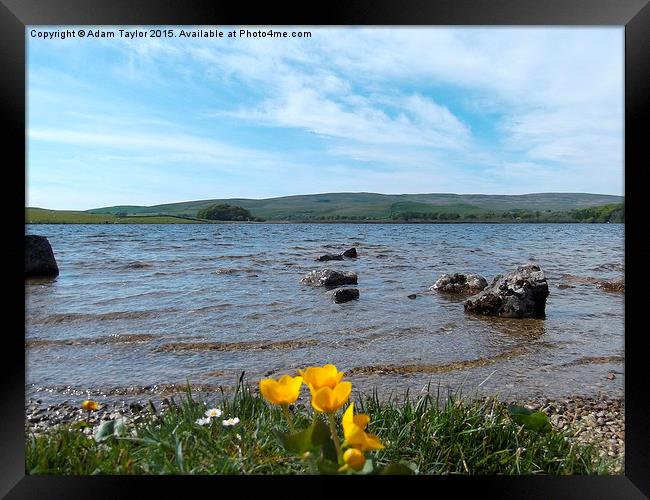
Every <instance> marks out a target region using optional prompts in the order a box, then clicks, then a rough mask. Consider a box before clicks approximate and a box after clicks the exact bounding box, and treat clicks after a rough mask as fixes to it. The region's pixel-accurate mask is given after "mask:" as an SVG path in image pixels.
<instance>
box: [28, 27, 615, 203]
mask: <svg viewBox="0 0 650 500" xmlns="http://www.w3.org/2000/svg"><path fill="white" fill-rule="evenodd" d="M159 28H162V29H171V30H173V36H172V37H152V36H151V34H152V32H151V31H150V30H151V29H152V27H139V28H137V29H139V30H141V32H143V33H145V35H146V36H143V37H136V38H130V37H127V36H125V35H121V34H120V32H119V30H120V29H122V30H128V31H131V32H132V31H133V30H134V29H136V28H135V27H132V26H130V27H96V28H89V27H87V26H77V27H72V26H67V27H43V26H39V27H34V28H31V27H29V26H28V27H27V28H26V37H27V48H28V58H27V131H26V132H27V185H26V203H27V205H28V206H33V207H42V208H50V209H70V210H86V209H90V208H97V207H103V206H110V205H155V204H159V203H171V202H178V201H189V200H199V199H214V198H270V197H277V196H288V195H296V194H315V193H331V192H375V193H386V194H401V193H459V194H470V193H483V194H525V193H539V192H585V193H600V194H615V195H622V194H623V193H624V186H623V173H624V167H623V145H624V143H623V118H624V115H623V113H624V103H623V83H624V79H623V76H624V66H623V54H624V53H623V34H624V31H623V28H622V27H598V28H592V27H586V28H585V27H577V28H557V27H549V28H544V27H531V28H492V27H489V28H459V27H425V28H411V27H408V28H383V27H382V28H375V27H373V28H344V29H339V28H337V29H333V28H317V27H274V28H273V29H274V30H275V31H287V32H288V34H289V36H288V37H287V38H277V37H268V36H267V37H263V38H262V37H246V36H244V37H241V36H237V37H234V38H229V37H228V36H227V35H228V33H229V32H231V31H233V30H234V31H235V32H236V33H237V34H238V35H239V33H240V32H239V30H240V29H242V28H241V27H228V26H219V27H200V28H197V27H169V26H164V27H159ZM79 29H84V30H85V31H86V32H87V31H88V29H92V30H93V31H94V30H97V29H99V30H101V31H104V32H105V31H111V32H113V33H114V34H115V37H114V38H99V37H89V36H84V37H79V36H78V30H79ZM181 29H184V30H185V31H192V30H196V29H201V30H208V29H212V30H213V31H214V30H218V31H221V32H223V33H224V37H222V38H219V37H203V38H187V37H180V36H179V35H180V31H181ZM247 29H248V30H249V31H250V32H251V33H252V32H256V31H258V30H259V29H265V30H268V29H269V28H268V27H262V28H259V27H248V28H247ZM68 30H69V31H68ZM298 31H302V32H304V31H309V32H311V36H310V37H304V36H303V37H291V36H290V35H291V33H292V32H298ZM66 32H67V33H68V34H69V33H70V32H74V34H75V36H67V37H65V38H62V37H61V36H60V35H62V34H66ZM46 33H49V34H50V35H51V34H55V35H58V36H57V37H56V38H47V39H46V38H44V36H45V34H46Z"/></svg>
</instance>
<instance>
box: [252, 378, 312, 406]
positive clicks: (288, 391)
mask: <svg viewBox="0 0 650 500" xmlns="http://www.w3.org/2000/svg"><path fill="white" fill-rule="evenodd" d="M302 380H303V378H302V377H291V376H289V375H283V376H282V377H280V380H274V379H272V378H266V379H264V380H260V392H261V393H262V396H264V399H266V400H267V401H268V402H269V403H273V404H275V405H287V404H291V403H294V402H295V401H296V400H297V399H298V396H299V395H300V387H301V386H302Z"/></svg>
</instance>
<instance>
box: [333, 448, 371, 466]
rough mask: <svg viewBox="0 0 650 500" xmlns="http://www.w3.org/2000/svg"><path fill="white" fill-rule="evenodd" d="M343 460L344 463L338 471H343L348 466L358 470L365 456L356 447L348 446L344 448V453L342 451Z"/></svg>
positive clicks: (363, 462)
mask: <svg viewBox="0 0 650 500" xmlns="http://www.w3.org/2000/svg"><path fill="white" fill-rule="evenodd" d="M343 461H344V462H345V465H344V466H343V467H341V468H340V469H339V471H341V472H343V471H345V470H347V469H348V468H350V469H354V470H356V471H360V470H361V469H363V465H364V464H365V463H366V457H365V456H364V454H363V453H362V452H360V451H359V450H357V449H356V448H349V449H347V450H345V453H343Z"/></svg>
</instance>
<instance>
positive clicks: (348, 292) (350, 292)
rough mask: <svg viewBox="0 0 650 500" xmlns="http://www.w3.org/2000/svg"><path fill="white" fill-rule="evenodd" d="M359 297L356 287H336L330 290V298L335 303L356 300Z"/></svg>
mask: <svg viewBox="0 0 650 500" xmlns="http://www.w3.org/2000/svg"><path fill="white" fill-rule="evenodd" d="M358 298H359V290H357V289H356V288H337V289H336V290H333V291H332V300H333V301H334V302H336V303H337V304H341V303H343V302H349V301H351V300H357V299H358Z"/></svg>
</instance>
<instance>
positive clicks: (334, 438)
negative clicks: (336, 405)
mask: <svg viewBox="0 0 650 500" xmlns="http://www.w3.org/2000/svg"><path fill="white" fill-rule="evenodd" d="M327 417H328V418H329V421H330V432H331V433H332V441H334V448H336V456H337V457H338V458H339V460H340V458H341V443H340V441H339V435H338V433H337V432H336V422H335V421H334V414H333V413H328V414H327Z"/></svg>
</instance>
